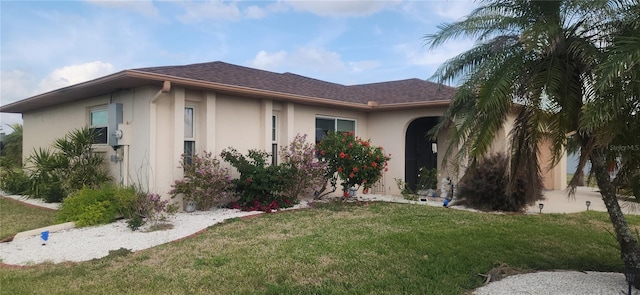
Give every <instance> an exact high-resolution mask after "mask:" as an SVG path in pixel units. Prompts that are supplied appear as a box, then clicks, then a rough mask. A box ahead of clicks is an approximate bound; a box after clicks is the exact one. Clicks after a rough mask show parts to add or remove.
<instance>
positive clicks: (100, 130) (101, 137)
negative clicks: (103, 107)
mask: <svg viewBox="0 0 640 295" xmlns="http://www.w3.org/2000/svg"><path fill="white" fill-rule="evenodd" d="M91 130H92V131H94V132H95V134H94V137H93V143H94V144H106V143H107V127H96V128H91Z"/></svg>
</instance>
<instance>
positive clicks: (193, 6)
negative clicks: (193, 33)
mask: <svg viewBox="0 0 640 295" xmlns="http://www.w3.org/2000/svg"><path fill="white" fill-rule="evenodd" d="M178 4H179V5H180V6H181V7H182V8H183V9H184V13H182V14H180V15H178V16H177V19H178V20H179V21H181V22H184V23H197V22H201V21H206V20H227V21H236V20H239V19H240V18H241V16H242V15H241V12H240V9H239V8H238V6H237V5H236V2H229V3H225V1H222V0H209V1H203V2H178ZM252 13H253V15H254V16H259V15H260V14H261V13H262V12H260V11H258V9H257V7H256V9H253V11H252Z"/></svg>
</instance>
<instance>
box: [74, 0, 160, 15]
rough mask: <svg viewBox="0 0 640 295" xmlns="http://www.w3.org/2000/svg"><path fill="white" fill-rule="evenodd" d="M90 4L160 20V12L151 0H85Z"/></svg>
mask: <svg viewBox="0 0 640 295" xmlns="http://www.w3.org/2000/svg"><path fill="white" fill-rule="evenodd" d="M85 1H87V2H89V3H93V4H95V5H99V6H103V7H113V8H120V9H126V10H131V11H134V12H137V13H140V14H142V15H145V16H148V17H152V18H158V17H160V10H158V8H157V7H156V6H155V5H153V2H152V1H151V0H128V1H122V0H85Z"/></svg>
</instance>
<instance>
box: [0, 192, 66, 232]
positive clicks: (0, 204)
mask: <svg viewBox="0 0 640 295" xmlns="http://www.w3.org/2000/svg"><path fill="white" fill-rule="evenodd" d="M55 214H56V211H54V210H51V209H44V208H38V207H34V206H29V205H25V204H23V203H20V202H18V201H15V200H12V199H7V198H3V197H0V240H4V239H6V238H9V237H12V236H14V235H15V234H17V233H19V232H22V231H26V230H30V229H36V228H40V227H44V226H48V225H52V224H54V223H55V221H56V219H55Z"/></svg>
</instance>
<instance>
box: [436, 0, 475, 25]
mask: <svg viewBox="0 0 640 295" xmlns="http://www.w3.org/2000/svg"><path fill="white" fill-rule="evenodd" d="M431 7H432V10H431V11H433V12H435V13H436V14H437V15H439V16H441V17H444V18H447V19H449V20H452V21H459V20H461V19H462V18H463V17H465V16H467V15H468V14H469V13H471V11H473V10H474V9H476V8H477V7H478V3H476V2H471V1H447V2H442V1H435V2H432V3H431Z"/></svg>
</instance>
